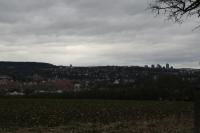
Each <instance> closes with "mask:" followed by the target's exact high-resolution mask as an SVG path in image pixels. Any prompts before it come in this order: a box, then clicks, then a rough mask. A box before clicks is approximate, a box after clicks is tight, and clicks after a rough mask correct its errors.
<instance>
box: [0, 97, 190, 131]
mask: <svg viewBox="0 0 200 133" xmlns="http://www.w3.org/2000/svg"><path fill="white" fill-rule="evenodd" d="M192 128H193V104H192V103H191V102H163V101H162V102H156V101H118V100H66V99H65V100H64V99H18V98H12V99H0V132H2V133H48V132H51V133H192V130H193V129H192Z"/></svg>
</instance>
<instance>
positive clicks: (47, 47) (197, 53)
mask: <svg viewBox="0 0 200 133" xmlns="http://www.w3.org/2000/svg"><path fill="white" fill-rule="evenodd" d="M149 1H151V0H0V60H2V61H37V62H49V63H53V64H56V65H69V64H73V65H78V66H81V65H84V66H91V65H142V66H143V65H145V64H148V65H151V64H158V63H159V64H165V63H170V64H171V65H173V66H175V67H193V68H200V65H199V62H200V44H199V43H200V36H199V33H200V29H199V30H195V31H193V29H194V27H195V26H197V25H198V24H199V22H198V20H197V19H196V20H195V19H190V20H187V21H186V22H185V23H183V24H182V25H179V24H174V23H173V22H170V21H166V20H165V18H164V17H162V16H158V17H155V14H153V13H151V12H150V11H149V10H146V8H147V6H148V3H149Z"/></svg>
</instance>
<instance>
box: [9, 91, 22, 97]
mask: <svg viewBox="0 0 200 133" xmlns="http://www.w3.org/2000/svg"><path fill="white" fill-rule="evenodd" d="M7 95H9V96H23V95H25V94H24V93H23V92H17V91H14V92H8V93H7Z"/></svg>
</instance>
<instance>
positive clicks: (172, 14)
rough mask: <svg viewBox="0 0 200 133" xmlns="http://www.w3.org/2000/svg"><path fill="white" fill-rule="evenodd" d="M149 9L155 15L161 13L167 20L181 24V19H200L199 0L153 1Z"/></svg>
mask: <svg viewBox="0 0 200 133" xmlns="http://www.w3.org/2000/svg"><path fill="white" fill-rule="evenodd" d="M150 9H152V11H153V12H154V11H155V12H156V13H157V14H160V13H163V14H165V15H167V17H168V19H171V20H174V21H175V22H178V23H182V22H183V17H192V16H197V17H200V0H155V1H154V2H152V3H151V4H150Z"/></svg>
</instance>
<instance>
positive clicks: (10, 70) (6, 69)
mask: <svg viewBox="0 0 200 133" xmlns="http://www.w3.org/2000/svg"><path fill="white" fill-rule="evenodd" d="M56 67H57V66H55V65H52V64H49V63H40V62H0V75H8V76H11V77H12V78H14V79H19V80H25V79H27V77H29V76H32V75H34V74H40V73H41V72H42V71H44V70H47V69H50V68H56Z"/></svg>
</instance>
